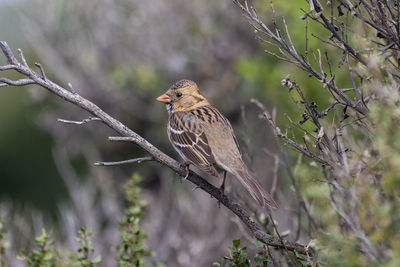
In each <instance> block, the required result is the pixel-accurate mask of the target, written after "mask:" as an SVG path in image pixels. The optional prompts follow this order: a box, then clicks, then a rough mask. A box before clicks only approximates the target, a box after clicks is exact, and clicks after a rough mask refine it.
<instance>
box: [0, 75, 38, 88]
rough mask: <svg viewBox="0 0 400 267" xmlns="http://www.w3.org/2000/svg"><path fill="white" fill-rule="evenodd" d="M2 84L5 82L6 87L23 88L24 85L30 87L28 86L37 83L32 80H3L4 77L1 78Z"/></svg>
mask: <svg viewBox="0 0 400 267" xmlns="http://www.w3.org/2000/svg"><path fill="white" fill-rule="evenodd" d="M0 82H3V83H4V84H6V85H13V86H23V85H28V84H34V83H35V81H34V80H32V79H19V80H10V79H7V78H3V77H0ZM3 86H4V85H3Z"/></svg>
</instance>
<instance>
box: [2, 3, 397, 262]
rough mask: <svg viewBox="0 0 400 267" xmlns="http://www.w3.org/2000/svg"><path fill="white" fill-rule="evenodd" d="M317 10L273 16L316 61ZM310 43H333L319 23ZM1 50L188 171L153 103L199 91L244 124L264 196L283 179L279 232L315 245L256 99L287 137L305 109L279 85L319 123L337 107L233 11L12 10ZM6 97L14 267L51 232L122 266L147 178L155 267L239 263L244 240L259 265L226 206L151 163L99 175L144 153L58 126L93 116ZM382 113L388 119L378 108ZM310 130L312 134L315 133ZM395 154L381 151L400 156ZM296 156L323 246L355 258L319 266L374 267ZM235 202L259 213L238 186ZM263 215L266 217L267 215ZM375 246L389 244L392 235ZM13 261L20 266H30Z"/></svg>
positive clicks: (28, 6) (263, 7)
mask: <svg viewBox="0 0 400 267" xmlns="http://www.w3.org/2000/svg"><path fill="white" fill-rule="evenodd" d="M253 2H254V5H255V6H256V7H257V9H258V11H259V14H260V16H261V17H262V18H264V21H265V22H270V18H271V16H272V14H271V8H270V3H269V1H264V0H257V1H253ZM306 2H307V1H275V2H274V6H275V9H276V12H277V16H278V17H280V16H281V15H284V16H285V18H286V21H287V25H288V27H289V31H290V33H291V34H292V38H293V41H294V43H295V44H296V47H297V48H298V50H300V51H302V50H304V48H305V21H304V20H301V19H300V16H302V15H303V12H302V11H301V10H300V8H304V9H307V8H306V7H305V6H307V3H306ZM280 23H281V20H279V21H278V24H279V25H280ZM308 31H309V33H314V34H317V35H318V36H320V37H321V38H328V37H329V35H328V34H327V33H326V32H324V31H323V28H322V27H321V26H319V25H318V24H316V23H310V24H309V25H308ZM0 39H1V40H5V41H7V42H8V43H9V45H10V47H12V48H17V47H21V48H22V49H23V50H24V53H25V57H26V58H27V60H28V62H29V63H30V65H31V66H32V65H33V62H40V63H41V64H42V66H43V67H44V68H45V70H46V73H47V76H48V77H49V78H50V79H53V80H54V81H56V82H58V83H59V84H61V85H64V87H65V86H66V85H67V84H68V83H69V82H70V83H71V84H72V86H73V87H74V88H75V90H76V91H78V92H79V93H80V94H81V95H82V96H84V97H86V98H88V99H89V100H91V101H93V102H94V103H96V104H97V105H99V106H100V107H101V108H102V109H103V110H105V111H106V112H107V113H109V114H110V115H111V116H113V117H115V118H117V119H119V120H120V121H121V122H123V123H125V124H126V125H128V126H129V127H130V128H131V129H133V130H134V131H136V132H137V133H139V134H140V135H142V136H143V137H145V138H146V139H147V140H149V141H150V142H152V143H153V144H154V145H156V146H157V147H159V148H161V150H163V151H165V152H167V153H168V154H170V155H174V157H175V158H176V159H178V156H177V154H176V153H175V152H174V151H173V149H172V147H171V146H170V144H169V142H168V139H167V135H166V121H167V112H166V110H165V107H164V106H163V105H161V104H159V103H157V102H156V101H155V98H156V97H157V96H158V95H160V94H161V93H163V92H164V91H166V89H167V88H168V87H169V86H170V85H171V84H172V83H173V82H175V81H177V80H180V79H191V80H194V81H196V82H197V83H198V85H199V87H200V89H201V90H202V92H203V93H204V94H205V95H206V96H207V98H209V100H210V102H211V103H212V104H214V105H215V106H217V107H218V108H219V109H220V110H221V111H222V113H224V114H225V115H226V117H228V118H229V120H230V121H231V122H232V124H233V127H234V129H235V132H236V135H237V137H238V139H239V143H240V146H241V149H242V153H243V154H244V158H245V160H246V161H247V162H248V163H249V166H251V168H252V170H253V171H254V172H255V173H256V174H257V176H258V177H259V179H260V180H261V182H262V184H263V185H264V187H265V188H271V184H272V180H273V178H274V177H278V180H277V181H278V183H277V190H276V200H277V202H278V203H280V204H279V205H280V209H279V210H277V211H275V212H274V216H275V219H276V221H277V222H278V225H277V226H278V229H279V230H280V231H282V232H286V233H287V236H288V237H289V238H290V239H298V240H299V241H301V242H302V243H305V244H307V243H308V242H309V241H310V240H311V239H312V238H315V237H316V236H315V235H310V233H309V232H307V231H301V233H300V234H297V233H296V231H294V229H296V228H297V226H298V225H299V224H306V223H309V222H305V221H303V220H302V221H297V220H295V219H293V218H297V217H296V216H297V210H296V208H294V203H296V201H297V199H296V195H295V193H294V192H293V190H292V187H291V182H290V179H289V176H288V175H287V172H285V171H284V170H282V169H281V167H280V165H279V164H280V163H279V160H277V159H276V157H275V156H274V155H278V154H280V152H279V151H280V148H279V147H280V145H279V144H277V142H276V139H275V138H274V136H273V133H272V131H271V129H269V128H268V126H267V124H266V123H265V122H263V121H261V120H259V119H258V113H259V110H258V108H257V107H255V105H254V104H251V103H250V99H251V98H256V99H258V100H259V101H261V102H262V103H264V104H265V105H266V106H267V107H268V109H276V121H277V124H278V126H280V127H282V128H285V127H284V126H285V125H288V124H289V123H288V120H287V118H286V116H289V117H291V118H292V119H293V120H294V121H296V122H298V121H301V120H302V119H303V118H302V117H301V115H302V114H301V112H299V109H298V107H297V106H296V105H295V104H294V103H293V98H294V99H295V98H296V97H297V96H296V95H294V94H293V93H292V92H290V93H289V92H288V89H287V88H286V87H284V86H282V84H281V81H282V79H284V78H285V77H286V76H287V75H288V74H290V77H291V78H293V79H295V80H296V82H297V83H298V84H301V88H302V89H303V90H304V92H305V94H306V97H307V98H308V99H309V100H310V101H315V102H317V103H318V105H319V106H320V107H321V109H322V108H325V107H326V106H328V105H329V104H330V103H331V102H332V101H333V99H331V98H329V97H326V94H325V91H324V90H321V84H320V83H319V82H318V81H316V80H315V79H312V78H310V77H309V76H308V75H307V74H306V73H304V72H302V71H300V70H299V69H297V68H296V67H295V66H293V65H291V64H289V63H287V62H283V61H279V60H277V59H276V58H275V57H273V56H271V55H269V54H267V53H265V52H264V48H265V44H263V43H262V42H260V41H259V40H256V39H255V38H254V32H253V29H252V28H251V27H250V26H249V25H248V23H247V20H246V18H245V17H243V15H242V13H241V11H240V10H239V9H238V8H237V7H235V6H234V5H233V3H232V1H230V0H223V1H202V0H192V1H184V0H170V1H168V2H166V1H162V0H149V1H147V2H146V3H143V1H137V0H119V1H117V0H98V1H94V0H86V1H78V0H56V1H54V0H33V1H27V0H15V1H11V0H8V1H4V0H3V1H0ZM351 41H353V42H357V40H351ZM308 46H309V48H314V49H315V50H316V49H317V48H318V47H321V41H319V40H318V39H316V38H311V37H309V42H308ZM324 51H327V52H328V55H329V58H330V59H332V63H333V64H332V65H334V66H337V65H338V63H339V61H340V58H341V53H339V52H338V51H337V50H335V49H333V48H332V47H329V46H324ZM4 62H5V60H3V59H2V61H1V63H4ZM335 71H336V72H335V73H336V82H337V84H339V85H340V86H342V87H346V86H348V87H351V84H350V82H349V80H348V71H347V69H345V68H335ZM7 74H8V73H7ZM12 75H15V74H14V73H11V72H10V76H11V77H14V76H12ZM15 77H17V76H15ZM0 96H1V97H0V111H1V112H0V125H1V126H0V200H1V203H0V216H3V217H4V225H5V226H6V228H7V229H8V235H7V239H8V240H10V241H11V246H12V248H11V249H9V250H8V252H7V253H8V256H9V257H8V258H10V259H11V258H14V259H15V255H13V253H14V254H15V252H16V251H17V252H18V249H21V248H24V249H29V248H31V247H32V246H33V244H34V238H33V237H34V236H39V235H40V234H42V239H41V240H40V242H42V241H43V233H42V228H43V227H46V229H50V230H52V234H53V236H54V238H55V239H57V240H60V244H62V245H59V246H61V247H70V248H75V249H77V248H78V247H79V244H77V243H76V242H75V240H74V236H76V235H77V234H78V231H79V229H81V227H83V226H87V227H88V228H89V229H92V230H93V235H92V239H93V246H94V249H95V251H96V252H98V253H99V254H101V255H102V263H101V265H100V266H115V264H116V262H115V251H116V246H117V244H118V242H119V221H121V220H123V218H124V215H123V213H124V204H126V203H125V202H124V185H125V184H126V183H127V182H128V181H129V178H130V177H131V176H132V174H133V173H136V172H137V173H138V176H140V177H142V179H141V183H140V186H141V188H142V191H141V199H142V200H145V201H146V202H147V203H148V204H147V206H144V205H143V206H142V205H140V208H141V209H142V208H143V210H144V211H143V214H142V213H140V216H139V217H140V219H141V220H142V227H143V229H144V232H145V233H147V235H148V240H147V241H146V244H147V247H149V248H150V249H151V250H153V251H155V255H154V256H153V257H154V259H157V260H158V261H163V262H165V263H167V265H168V266H189V265H190V266H211V264H212V263H213V262H215V261H218V259H220V258H221V257H223V256H224V255H225V254H227V251H226V249H227V247H228V246H230V245H231V242H232V239H241V240H242V242H241V244H242V245H248V246H249V253H250V254H251V255H254V253H255V251H256V250H255V241H254V240H253V239H252V238H251V237H249V236H248V235H247V233H246V232H245V231H244V230H243V229H242V226H241V224H240V222H238V220H237V219H236V218H235V217H234V215H232V214H231V213H230V212H228V211H227V210H225V209H224V208H218V207H217V203H216V201H215V199H211V198H210V197H209V196H208V195H206V194H205V193H204V192H201V191H200V190H196V191H193V192H192V190H191V189H192V187H193V186H192V185H191V184H189V183H188V182H183V183H180V182H179V179H178V177H177V176H176V175H175V174H174V173H172V171H170V170H167V169H166V168H164V167H162V166H159V165H157V164H156V163H152V162H150V163H142V164H138V165H129V166H123V167H121V166H120V167H95V166H93V163H94V162H96V161H116V160H123V159H128V158H134V157H139V156H143V155H144V153H143V151H142V150H140V149H139V148H138V147H136V146H134V145H130V144H116V143H110V142H108V141H107V137H108V136H110V135H113V132H111V131H110V130H109V129H107V128H106V127H104V126H103V125H101V124H97V123H96V122H90V123H88V124H85V125H83V126H75V125H65V124H61V123H58V122H57V118H63V119H71V120H81V119H84V118H86V117H87V116H88V114H85V113H84V112H82V111H81V110H79V109H77V108H76V107H74V106H72V105H71V104H69V103H65V102H63V101H62V100H60V99H58V98H56V97H55V96H54V95H51V94H49V93H48V92H46V91H45V90H44V89H43V88H39V87H37V86H29V87H26V88H17V87H5V88H1V94H0ZM392 106H393V107H395V106H396V104H395V103H392ZM374 108H376V109H377V110H379V108H380V106H379V105H377V106H374ZM329 116H330V117H332V116H333V115H331V114H330V115H329ZM371 116H372V118H371V120H372V121H373V122H375V123H378V122H379V123H380V122H381V121H385V118H387V117H385V114H384V113H382V114H380V113H379V112H375V113H373V115H371ZM380 116H382V117H385V118H382V117H380ZM388 116H389V115H388ZM389 121H390V120H389ZM391 122H392V121H390V122H388V124H390V123H391ZM304 127H305V128H306V129H308V130H309V131H312V130H313V125H312V124H311V123H309V122H306V123H305V124H304ZM386 127H392V126H390V125H386ZM383 129H387V128H383ZM382 131H385V130H382ZM378 134H379V133H378ZM380 134H381V135H385V134H388V133H386V132H385V133H382V132H381V133H380ZM389 134H394V133H389ZM354 135H355V136H357V133H354ZM394 135H395V134H394ZM294 136H296V137H301V136H302V133H301V131H296V130H294ZM393 138H395V137H393ZM385 140H386V139H385ZM385 142H386V141H382V142H381V143H379V145H380V147H379V148H376V149H378V150H380V149H386V152H387V153H391V154H392V153H397V152H398V150H396V148H395V147H394V148H393V147H391V146H390V143H389V144H386V143H385ZM287 153H288V161H289V165H291V166H295V168H294V170H293V171H294V172H295V174H296V178H298V179H299V182H300V191H301V192H302V193H304V195H305V196H306V197H308V201H310V202H307V204H308V205H309V206H310V207H311V210H312V213H313V216H315V218H317V220H318V222H319V223H321V224H322V225H324V226H326V228H324V229H325V230H326V229H331V230H332V233H333V236H334V238H330V237H326V236H325V237H326V240H325V241H324V238H321V239H320V240H319V242H321V243H320V244H323V247H329V246H332V247H335V246H336V247H342V246H343V248H344V251H345V252H344V255H346V257H347V258H348V259H349V261H346V260H345V258H341V256H340V255H343V254H339V252H338V254H334V253H332V254H329V253H328V254H323V256H321V257H322V258H323V260H324V261H323V263H326V264H327V265H330V266H339V265H341V266H344V265H347V266H357V265H358V266H365V265H366V264H367V262H366V261H362V260H365V258H363V257H362V255H361V256H360V255H358V254H357V253H356V252H355V251H358V249H357V248H355V247H356V245H355V244H354V243H351V242H349V243H346V244H347V245H348V247H346V244H345V245H343V243H342V242H341V240H340V238H341V237H343V236H342V235H341V234H343V233H341V232H340V230H339V229H338V228H335V227H336V226H335V225H330V224H329V223H330V222H333V221H335V219H333V218H335V214H334V213H329V212H326V207H327V206H329V203H328V202H327V195H328V194H329V190H328V189H327V186H328V185H327V184H324V183H321V182H320V177H321V176H322V174H321V171H320V169H319V168H315V167H314V165H312V164H311V165H310V161H308V160H305V161H303V159H302V158H301V157H299V156H298V155H297V154H296V153H294V152H293V151H292V150H288V151H287ZM388 160H389V162H386V163H385V164H388V165H389V166H392V169H391V170H392V171H393V172H394V170H396V168H397V162H391V161H390V160H393V159H388ZM300 163H301V164H300ZM393 175H395V174H393ZM135 177H136V176H135ZM135 181H136V182H137V179H136V180H135ZM210 181H211V182H212V183H214V184H218V185H219V183H220V181H215V180H210ZM390 185H397V183H395V182H393V183H392V184H389V185H387V186H388V187H390ZM366 190H367V189H366ZM227 191H228V192H229V194H230V195H232V196H233V197H234V198H235V200H238V201H240V202H241V203H243V205H245V206H246V207H248V208H249V209H251V210H253V211H257V207H256V205H254V204H253V203H252V200H251V198H250V197H249V196H248V195H247V194H246V193H245V192H244V191H243V190H242V188H241V187H240V186H239V185H238V184H237V183H236V182H235V181H234V180H233V179H230V180H229V182H228V189H227ZM140 212H141V211H140ZM257 214H259V215H260V217H262V216H264V215H265V214H263V211H262V210H258V211H257ZM142 215H143V218H142ZM383 215H384V214H383ZM383 215H382V216H383ZM125 216H127V215H126V214H125ZM135 216H136V215H135ZM367 217H368V216H367ZM210 218H212V220H211V219H210ZM388 224H389V225H390V223H388ZM302 226H303V227H304V228H307V225H302ZM386 226H387V227H389V226H388V225H386ZM386 226H385V227H386ZM371 227H372V226H371ZM382 227H384V226H382ZM385 229H387V228H385ZM396 229H397V228H396ZM0 230H1V227H0ZM287 230H290V231H287ZM371 231H372V230H371ZM0 233H1V231H0ZM12 233H18V235H15V234H14V235H13V234H12ZM82 233H83V232H82V229H81V232H80V234H81V235H82ZM389 233H391V232H390V231H389ZM373 234H375V235H376V239H377V240H378V239H379V238H380V237H379V235H381V233H380V232H378V233H373ZM323 236H324V235H323ZM0 240H1V238H0ZM332 240H336V241H337V243H334V242H332ZM324 242H325V243H324ZM327 244H329V245H327ZM396 244H397V243H396ZM397 246H398V245H397ZM121 253H122V252H121ZM347 253H348V254H347ZM353 254H354V255H355V256H354V255H353ZM356 254H357V255H356ZM146 255H147V254H146ZM10 261H11V263H12V265H11V266H18V265H19V264H22V263H21V261H17V260H15V261H13V260H10ZM332 264H334V265H332ZM392 266H395V265H392Z"/></svg>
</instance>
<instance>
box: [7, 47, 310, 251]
mask: <svg viewBox="0 0 400 267" xmlns="http://www.w3.org/2000/svg"><path fill="white" fill-rule="evenodd" d="M0 48H1V50H2V51H3V54H4V55H5V56H6V58H7V61H8V62H9V64H11V65H14V66H15V69H16V71H18V72H19V73H21V74H22V75H25V76H26V77H28V78H29V79H28V81H29V82H30V83H35V84H38V85H40V86H42V87H43V88H45V89H47V90H48V91H50V92H51V93H53V94H55V95H57V96H59V97H61V98H62V99H64V100H65V101H68V102H70V103H72V104H74V105H76V106H78V107H80V108H81V109H84V110H86V111H88V112H89V113H91V114H92V115H93V116H94V117H96V118H99V119H100V120H101V121H103V122H104V123H105V124H106V125H107V126H109V127H110V128H111V129H113V130H115V131H116V132H117V133H118V134H120V135H121V137H117V138H116V137H110V138H109V139H110V140H112V141H117V140H118V141H132V142H134V143H136V144H137V145H138V146H140V147H141V148H142V149H143V150H145V151H146V152H148V153H149V154H150V155H151V157H153V159H154V160H155V161H157V162H159V163H161V164H162V165H165V166H167V167H168V168H170V169H171V170H173V171H174V172H176V173H177V174H178V175H180V176H185V175H186V168H184V167H183V166H182V165H181V164H180V163H179V162H177V161H176V160H174V159H172V158H171V157H170V156H168V155H166V154H165V153H163V152H162V151H160V150H159V149H158V148H156V147H155V146H154V145H153V144H151V143H150V142H149V141H147V140H146V139H144V138H143V137H141V136H140V135H138V134H137V133H136V132H134V131H132V130H131V129H129V128H128V127H127V126H125V125H124V124H122V123H121V122H120V121H118V120H116V119H114V118H113V117H111V116H110V115H108V114H107V113H106V112H104V111H103V110H102V109H100V108H99V107H98V106H97V105H95V104H94V103H93V102H91V101H89V100H87V99H86V98H84V97H82V96H80V95H79V94H77V93H74V92H70V91H68V90H67V89H65V88H63V87H61V86H60V85H58V84H56V83H54V82H52V81H50V80H49V79H43V77H41V75H40V74H38V73H36V72H35V71H33V70H32V69H31V68H29V67H27V66H25V65H24V64H21V63H20V62H18V60H17V59H16V58H15V56H14V54H13V53H12V51H11V49H10V47H9V46H8V44H7V43H6V42H3V41H0ZM20 56H21V58H23V54H22V53H20ZM3 82H4V80H3ZM10 85H19V84H18V83H10ZM188 180H189V181H191V182H192V183H194V184H195V185H197V186H199V187H200V188H201V189H202V190H204V191H205V192H207V193H209V194H210V195H212V196H213V197H215V198H216V199H217V200H218V201H219V202H220V203H222V204H223V205H224V206H225V207H227V208H228V209H230V210H231V211H232V212H233V213H234V214H236V215H237V216H238V217H239V219H240V220H241V221H242V222H243V223H244V224H245V225H246V227H247V228H248V229H249V230H250V232H251V233H252V235H253V236H254V237H255V238H256V239H258V240H260V241H261V242H263V243H265V244H266V245H270V246H273V247H277V248H281V249H283V248H286V249H288V250H291V251H297V252H298V253H301V254H304V255H307V253H308V254H309V255H311V254H313V250H312V249H311V248H306V246H305V245H302V244H299V243H295V242H292V241H289V240H286V239H279V238H276V237H274V236H272V235H270V234H268V233H266V232H265V231H264V230H263V227H262V226H261V225H260V224H259V223H257V222H255V221H254V219H253V218H252V217H251V215H250V214H249V212H248V211H246V210H245V209H244V208H242V206H240V205H239V204H238V203H236V202H234V201H233V200H232V199H231V198H229V197H228V196H226V195H223V194H221V191H220V190H219V189H218V188H216V187H215V186H213V185H212V184H210V183H209V182H207V181H206V180H205V179H203V178H202V177H201V176H199V175H198V174H196V173H194V172H192V171H190V174H189V177H188Z"/></svg>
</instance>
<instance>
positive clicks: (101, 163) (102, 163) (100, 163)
mask: <svg viewBox="0 0 400 267" xmlns="http://www.w3.org/2000/svg"><path fill="white" fill-rule="evenodd" d="M144 161H154V158H153V157H143V158H135V159H127V160H121V161H97V162H95V163H94V165H95V166H114V165H123V164H131V163H142V162H144Z"/></svg>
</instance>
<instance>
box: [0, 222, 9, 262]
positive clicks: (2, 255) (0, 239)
mask: <svg viewBox="0 0 400 267" xmlns="http://www.w3.org/2000/svg"><path fill="white" fill-rule="evenodd" d="M5 234H6V230H5V229H4V226H3V218H2V217H1V216H0V267H4V266H6V264H7V261H6V249H7V248H8V247H9V246H10V242H8V241H6V240H4V237H5Z"/></svg>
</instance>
